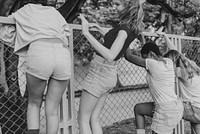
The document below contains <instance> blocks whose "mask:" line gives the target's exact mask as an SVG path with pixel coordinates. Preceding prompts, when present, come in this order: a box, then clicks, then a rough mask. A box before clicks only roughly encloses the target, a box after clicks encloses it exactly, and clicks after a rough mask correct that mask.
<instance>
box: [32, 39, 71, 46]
mask: <svg viewBox="0 0 200 134" xmlns="http://www.w3.org/2000/svg"><path fill="white" fill-rule="evenodd" d="M35 42H37V43H39V42H40V43H43V44H38V45H42V46H49V44H45V43H52V44H54V43H55V45H56V46H62V47H65V48H69V45H65V44H64V42H63V41H62V40H61V39H59V38H41V39H37V40H35V41H33V42H32V43H35Z"/></svg>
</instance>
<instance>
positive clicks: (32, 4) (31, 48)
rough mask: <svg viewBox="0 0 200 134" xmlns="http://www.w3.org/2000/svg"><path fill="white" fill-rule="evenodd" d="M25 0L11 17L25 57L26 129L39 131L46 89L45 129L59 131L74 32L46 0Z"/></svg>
mask: <svg viewBox="0 0 200 134" xmlns="http://www.w3.org/2000/svg"><path fill="white" fill-rule="evenodd" d="M22 4H23V5H22V7H21V8H20V9H19V10H17V11H16V12H15V13H13V14H12V15H10V16H9V18H13V19H14V21H15V22H16V32H17V34H16V39H15V46H14V52H15V53H16V54H18V55H20V56H21V55H23V56H25V57H26V60H25V66H26V79H27V85H26V87H27V90H28V109H27V124H28V132H27V133H28V134H39V128H40V108H41V104H42V102H43V94H44V91H45V89H47V92H46V97H45V114H46V133H47V134H56V133H57V131H58V125H59V118H58V110H59V104H60V101H61V99H62V96H63V93H64V91H65V90H66V88H67V86H68V82H69V79H70V76H71V58H70V51H69V48H68V46H69V44H68V41H69V40H68V36H69V35H70V34H71V32H70V30H69V26H68V24H67V23H66V21H65V19H64V18H63V16H62V15H61V14H60V13H59V12H58V11H57V10H56V9H55V8H54V7H50V6H47V1H46V0H24V1H23V3H22ZM1 18H3V19H7V18H6V17H1ZM46 87H47V88H46Z"/></svg>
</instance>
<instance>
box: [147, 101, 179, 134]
mask: <svg viewBox="0 0 200 134" xmlns="http://www.w3.org/2000/svg"><path fill="white" fill-rule="evenodd" d="M182 116H183V104H182V101H181V100H177V101H172V102H166V103H162V104H155V111H154V114H153V119H152V125H151V129H152V130H153V131H154V132H156V133H159V134H172V133H173V129H174V128H175V127H176V125H177V124H178V123H179V122H180V120H181V119H182Z"/></svg>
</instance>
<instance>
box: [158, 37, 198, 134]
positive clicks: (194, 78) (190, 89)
mask: <svg viewBox="0 0 200 134" xmlns="http://www.w3.org/2000/svg"><path fill="white" fill-rule="evenodd" d="M162 35H164V38H165V39H166V41H167V45H168V46H169V48H170V49H172V50H169V51H168V52H167V53H166V54H165V55H164V56H165V57H168V58H170V59H172V61H173V62H174V67H175V72H176V76H177V77H178V80H179V82H178V84H179V91H180V97H181V99H182V101H183V106H184V113H183V119H185V120H187V121H189V122H190V124H191V134H200V84H199V83H200V67H199V66H198V65H197V64H196V63H195V62H194V61H192V60H190V59H188V58H187V57H186V56H184V55H183V54H181V53H180V52H178V51H177V50H176V48H175V46H174V45H173V43H172V41H171V40H169V38H168V36H167V35H166V34H165V33H164V34H162Z"/></svg>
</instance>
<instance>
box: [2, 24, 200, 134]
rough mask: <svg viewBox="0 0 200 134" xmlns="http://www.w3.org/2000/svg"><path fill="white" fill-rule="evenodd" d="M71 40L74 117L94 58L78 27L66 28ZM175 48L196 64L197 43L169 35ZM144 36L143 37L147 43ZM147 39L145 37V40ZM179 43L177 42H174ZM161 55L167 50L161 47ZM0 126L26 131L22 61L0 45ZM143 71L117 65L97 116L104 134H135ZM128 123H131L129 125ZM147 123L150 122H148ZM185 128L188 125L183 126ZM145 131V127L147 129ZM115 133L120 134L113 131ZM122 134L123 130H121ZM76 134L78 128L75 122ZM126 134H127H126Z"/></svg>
mask: <svg viewBox="0 0 200 134" xmlns="http://www.w3.org/2000/svg"><path fill="white" fill-rule="evenodd" d="M70 26H71V28H72V29H73V35H72V36H73V37H72V38H70V39H72V40H73V41H72V40H71V43H72V45H73V50H74V53H73V55H74V59H73V60H74V82H73V83H74V91H75V115H76V116H77V112H78V107H79V101H80V96H81V91H82V85H81V84H82V82H83V79H84V78H85V76H86V75H87V72H88V66H89V63H90V61H91V60H92V58H93V55H94V54H95V51H94V49H93V48H92V47H91V45H90V44H89V43H88V41H87V40H86V38H85V37H84V36H83V35H82V33H81V27H80V26H79V25H70ZM91 32H92V34H93V35H94V36H95V37H96V38H97V39H98V40H99V41H100V42H102V41H103V40H102V36H101V34H100V33H98V32H96V31H91ZM171 36H172V37H173V39H174V41H175V43H176V44H180V45H181V46H182V50H183V51H182V52H183V53H185V55H186V56H188V57H189V58H191V59H193V60H195V61H196V62H197V63H198V65H199V64H200V62H199V60H200V57H199V53H200V47H199V46H200V39H199V38H187V37H184V36H180V37H179V36H175V35H171ZM147 37H148V35H146V36H145V40H147ZM148 38H149V37H148ZM176 39H179V42H178V41H176ZM161 49H163V52H165V51H166V50H167V48H166V47H164V46H162V45H161ZM0 58H1V62H0V75H1V76H0V80H1V81H0V125H1V130H2V133H3V134H23V133H25V131H26V127H27V122H26V109H27V92H26V90H25V89H26V88H25V84H26V80H25V74H24V66H23V64H24V63H23V62H21V61H23V60H21V58H19V57H18V56H16V55H15V54H13V48H10V47H7V46H6V45H3V44H1V45H0ZM145 76H146V71H145V70H144V69H143V68H140V67H138V66H135V65H133V64H131V63H129V62H127V61H126V60H125V59H124V58H121V59H120V60H119V61H118V83H117V85H116V87H115V88H114V89H113V90H112V92H111V93H110V94H109V95H108V98H107V100H106V102H105V105H104V107H103V109H102V112H101V114H100V123H101V125H102V126H103V130H104V132H105V133H106V132H108V131H109V130H110V128H112V129H113V127H114V128H115V129H116V128H117V127H120V126H119V124H126V125H127V124H128V123H130V122H131V130H130V131H131V133H134V132H135V128H134V127H135V125H134V112H133V108H134V106H135V104H137V103H141V102H147V101H152V98H151V96H150V94H149V92H148V87H147V85H146V80H145ZM130 120H131V121H130ZM149 121H150V120H149ZM45 125H46V123H45V116H44V107H42V109H41V132H42V133H43V132H45ZM186 125H188V124H186ZM147 129H148V130H149V125H147ZM116 131H122V130H119V129H116ZM124 131H125V130H124ZM76 132H77V133H78V125H77V118H76ZM188 132H189V131H188ZM127 133H130V132H127Z"/></svg>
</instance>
